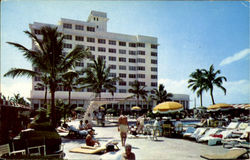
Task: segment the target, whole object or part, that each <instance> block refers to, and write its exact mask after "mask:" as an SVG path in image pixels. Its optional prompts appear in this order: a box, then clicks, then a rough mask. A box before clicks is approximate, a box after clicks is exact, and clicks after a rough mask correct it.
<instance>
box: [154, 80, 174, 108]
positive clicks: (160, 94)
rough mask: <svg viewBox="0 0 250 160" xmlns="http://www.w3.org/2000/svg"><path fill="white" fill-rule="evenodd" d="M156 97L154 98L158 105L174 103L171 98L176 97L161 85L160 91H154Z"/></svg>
mask: <svg viewBox="0 0 250 160" xmlns="http://www.w3.org/2000/svg"><path fill="white" fill-rule="evenodd" d="M153 91H154V93H155V95H154V97H153V99H154V100H156V102H157V104H159V103H162V102H165V101H172V100H171V98H172V97H173V96H174V95H173V94H172V93H168V92H167V90H165V89H164V85H163V84H160V85H159V88H158V89H153Z"/></svg>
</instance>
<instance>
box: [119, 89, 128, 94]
mask: <svg viewBox="0 0 250 160" xmlns="http://www.w3.org/2000/svg"><path fill="white" fill-rule="evenodd" d="M119 93H127V90H126V89H119Z"/></svg>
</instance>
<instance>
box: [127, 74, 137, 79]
mask: <svg viewBox="0 0 250 160" xmlns="http://www.w3.org/2000/svg"><path fill="white" fill-rule="evenodd" d="M128 76H129V78H136V75H135V74H129V75H128Z"/></svg>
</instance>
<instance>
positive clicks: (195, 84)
mask: <svg viewBox="0 0 250 160" xmlns="http://www.w3.org/2000/svg"><path fill="white" fill-rule="evenodd" d="M190 77H191V79H189V80H188V83H189V85H188V88H191V87H192V88H191V90H192V91H193V92H195V91H196V94H197V97H200V103H201V106H203V105H202V92H203V91H204V90H207V89H206V86H205V81H206V80H205V77H204V73H203V72H202V70H200V69H196V71H195V72H192V73H191V74H190Z"/></svg>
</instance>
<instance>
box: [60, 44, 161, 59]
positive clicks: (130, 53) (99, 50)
mask: <svg viewBox="0 0 250 160" xmlns="http://www.w3.org/2000/svg"><path fill="white" fill-rule="evenodd" d="M77 46H78V47H82V48H85V46H84V45H77ZM64 48H72V44H68V43H64ZM87 48H89V50H90V51H95V47H94V46H88V47H87ZM98 52H106V48H105V47H98ZM108 52H109V53H116V49H115V48H109V49H108ZM126 52H127V51H126V50H124V49H119V54H126ZM145 54H146V52H145V51H131V50H129V55H145ZM151 56H155V57H157V52H151Z"/></svg>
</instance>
